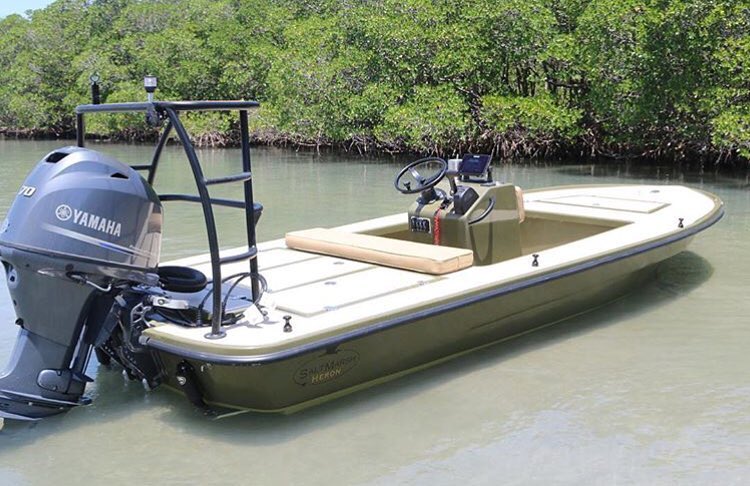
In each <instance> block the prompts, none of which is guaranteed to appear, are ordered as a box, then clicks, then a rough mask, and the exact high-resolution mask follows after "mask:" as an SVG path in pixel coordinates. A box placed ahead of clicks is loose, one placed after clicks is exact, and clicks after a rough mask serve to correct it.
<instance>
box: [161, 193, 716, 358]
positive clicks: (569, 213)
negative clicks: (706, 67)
mask: <svg viewBox="0 0 750 486" xmlns="http://www.w3.org/2000/svg"><path fill="white" fill-rule="evenodd" d="M524 203H525V207H526V211H527V214H528V215H529V216H532V217H533V216H534V215H535V214H539V213H544V214H554V215H556V218H558V219H560V220H566V219H570V220H575V219H577V218H592V217H593V218H598V219H603V220H609V221H612V222H613V224H615V225H617V224H622V223H625V224H624V225H622V226H619V227H616V228H613V229H611V230H608V231H605V232H603V233H600V234H597V235H594V236H591V237H588V238H584V239H581V240H578V241H575V242H573V243H569V244H565V245H561V246H558V247H554V248H551V249H548V250H544V251H541V252H540V256H539V266H538V267H532V266H531V264H530V263H531V257H530V256H529V255H524V256H521V257H518V258H514V259H511V260H507V261H504V262H500V263H496V264H493V265H487V266H474V267H471V268H468V269H465V270H461V271H458V272H454V273H450V274H447V275H441V276H434V275H426V274H422V273H416V272H412V271H406V270H399V269H394V268H387V267H382V266H377V265H373V264H369V263H362V262H356V261H351V260H344V259H341V258H336V257H331V256H324V255H317V254H312V253H305V252H301V251H296V250H291V249H288V248H286V245H285V243H284V240H283V239H280V240H274V241H269V242H266V243H262V244H260V245H259V254H258V262H259V266H260V271H261V273H262V274H263V276H264V277H265V278H266V279H267V281H268V286H269V290H268V292H267V293H266V295H264V297H263V298H262V300H261V304H263V305H264V306H266V308H267V309H268V310H269V315H268V317H267V318H266V319H265V320H264V319H263V318H262V316H261V315H260V314H259V313H257V312H248V313H247V319H246V321H244V322H241V323H238V324H236V325H233V326H231V327H225V330H226V331H227V336H226V337H225V338H223V339H220V340H210V341H209V340H207V339H205V337H204V335H205V334H206V332H207V329H206V328H186V327H181V326H177V325H172V324H162V325H158V327H156V328H153V329H151V330H149V331H147V335H148V336H149V337H150V338H153V339H157V340H160V341H162V340H163V341H170V342H179V343H181V344H186V345H190V346H195V347H196V348H197V349H201V348H202V349H206V350H211V351H212V352H217V353H226V354H231V353H233V352H237V351H239V350H243V352H244V353H252V352H253V350H257V351H258V352H261V350H262V352H264V353H265V352H270V351H272V350H274V349H278V348H283V347H286V346H289V345H292V344H294V343H296V342H300V343H302V342H306V341H310V340H313V339H317V338H318V337H322V336H325V335H331V334H333V333H336V332H340V331H341V330H344V329H349V328H354V327H356V326H357V325H358V324H360V323H362V322H366V321H371V320H373V319H377V318H385V317H386V316H394V315H397V314H403V313H407V312H409V311H412V310H414V309H416V308H422V307H428V306H430V305H434V304H435V303H438V302H445V301H447V300H451V299H453V298H458V297H459V296H461V295H467V294H470V293H474V292H479V291H481V290H483V289H487V288H492V287H496V286H498V285H500V284H503V283H506V282H510V281H513V280H519V279H523V278H527V277H529V276H532V275H535V274H541V273H544V272H549V271H550V270H551V269H555V268H559V267H563V266H568V265H570V264H574V263H576V262H580V261H583V260H588V259H591V258H595V257H597V256H604V255H606V254H609V253H611V252H613V251H616V250H620V249H626V248H628V247H634V246H637V245H641V244H643V243H644V242H648V241H653V240H659V239H662V238H664V237H666V236H669V235H672V234H676V233H679V232H680V231H688V230H689V229H690V227H691V226H692V225H694V224H696V223H698V222H700V221H701V220H703V219H705V218H706V217H707V216H708V215H710V214H712V213H713V212H714V211H716V209H717V202H716V201H715V200H714V199H713V198H711V197H709V196H708V195H706V194H704V193H702V192H700V191H695V190H692V189H689V188H686V187H682V186H591V187H580V186H579V187H570V188H553V189H551V190H545V191H532V192H528V193H527V194H526V195H525V197H524ZM679 218H683V224H684V229H680V228H679V227H678V222H679ZM406 220H407V216H406V214H405V213H404V214H397V215H392V216H387V217H384V218H378V219H374V220H369V221H364V222H361V223H356V224H351V225H347V226H342V227H340V228H339V229H342V230H346V231H352V232H363V231H367V230H369V229H373V228H377V227H382V226H389V225H393V224H398V223H402V222H403V223H405V222H406ZM238 251H239V250H238ZM228 253H229V252H228ZM168 264H169V265H172V264H177V265H189V266H193V267H195V268H198V269H199V270H201V271H203V272H204V273H205V274H206V275H210V273H211V272H210V265H209V263H208V256H207V255H202V256H198V257H193V258H188V259H183V260H179V261H175V262H170V263H168ZM246 270H247V263H246V262H241V263H235V264H232V265H228V266H226V267H224V270H223V273H224V274H225V275H230V274H233V273H236V272H240V271H246ZM287 314H288V315H291V316H292V320H291V323H292V325H293V328H294V331H293V332H291V333H284V332H283V322H284V321H283V319H282V317H283V316H284V315H287Z"/></svg>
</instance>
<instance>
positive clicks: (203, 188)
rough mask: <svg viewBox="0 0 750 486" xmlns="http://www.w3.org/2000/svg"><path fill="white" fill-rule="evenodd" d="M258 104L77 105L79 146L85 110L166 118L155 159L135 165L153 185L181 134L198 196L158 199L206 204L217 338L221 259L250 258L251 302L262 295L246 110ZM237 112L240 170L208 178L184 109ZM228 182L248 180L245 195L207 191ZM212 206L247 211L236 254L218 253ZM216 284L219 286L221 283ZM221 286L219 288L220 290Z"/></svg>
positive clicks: (213, 330)
mask: <svg viewBox="0 0 750 486" xmlns="http://www.w3.org/2000/svg"><path fill="white" fill-rule="evenodd" d="M258 106H260V105H259V104H258V103H257V102H255V101H154V102H145V103H108V104H97V105H94V104H92V105H80V106H78V107H76V122H77V136H76V139H77V142H78V146H79V147H83V146H84V143H85V130H86V125H85V122H84V114H86V113H119V112H139V111H140V112H144V113H149V114H152V113H155V114H156V115H157V116H158V119H161V120H167V122H166V125H165V126H164V129H163V130H162V133H161V136H160V137H159V141H158V143H157V144H156V149H155V150H154V155H153V157H152V159H151V164H148V165H136V166H132V167H133V168H134V169H136V170H147V171H148V178H147V180H148V182H149V184H153V183H154V180H155V179H156V170H157V169H158V167H159V160H160V158H161V153H162V151H163V149H164V146H165V145H166V143H167V140H168V139H169V136H170V133H171V131H172V130H173V129H174V131H175V132H176V134H177V137H178V139H179V140H180V143H181V144H182V147H183V149H184V150H185V155H186V157H187V159H188V163H189V164H190V169H191V170H192V173H193V178H194V179H195V185H196V188H197V189H198V195H197V196H195V195H190V194H164V195H160V197H159V198H160V200H161V201H164V202H167V201H187V202H197V203H200V204H201V206H202V208H203V218H204V220H205V222H206V233H207V236H208V248H209V254H210V255H211V279H212V281H213V286H214V291H213V292H212V310H213V312H212V314H211V332H210V333H209V334H207V335H206V337H207V338H209V339H218V338H221V337H223V336H225V335H226V333H225V332H224V330H223V329H222V322H223V320H224V313H223V307H222V295H221V281H222V280H221V278H222V277H221V266H222V265H223V264H227V263H232V262H237V261H242V260H249V261H250V275H251V277H250V281H251V283H252V298H253V302H256V299H257V298H258V296H259V288H258V279H257V278H255V276H256V275H257V274H258V259H257V253H258V250H257V242H256V235H255V224H256V223H257V220H258V217H259V216H260V212H261V211H262V206H261V205H260V204H256V203H255V201H254V200H253V181H252V167H251V161H250V136H249V128H248V117H247V110H249V109H251V108H257V107H258ZM234 110H237V111H239V115H240V116H239V121H240V136H241V149H242V172H241V173H239V174H235V175H228V176H223V177H217V178H214V179H206V177H205V176H204V175H203V169H202V167H201V164H200V160H198V155H197V154H196V152H195V148H194V147H193V144H192V142H191V141H190V136H189V135H188V133H187V130H185V127H184V126H183V124H182V122H181V121H180V117H179V112H180V111H234ZM230 182H242V183H243V185H244V200H243V201H238V200H232V199H219V198H211V196H210V194H209V192H208V186H209V185H213V184H226V183H230ZM213 205H217V206H227V207H233V208H240V209H244V210H245V224H246V227H247V251H244V252H242V253H240V254H237V255H232V256H228V257H224V258H222V257H221V255H220V247H219V238H218V234H217V231H216V221H215V219H214V212H213ZM217 286H218V287H217ZM217 288H218V291H217Z"/></svg>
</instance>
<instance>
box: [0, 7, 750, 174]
mask: <svg viewBox="0 0 750 486" xmlns="http://www.w3.org/2000/svg"><path fill="white" fill-rule="evenodd" d="M748 59H750V5H749V4H748V3H747V0H555V1H552V2H550V1H542V0H344V1H341V0H181V1H175V0H57V1H55V2H54V3H52V4H51V5H49V6H48V7H47V8H45V9H43V10H37V11H34V12H33V13H32V14H31V15H30V16H29V17H28V18H27V17H24V16H18V15H12V16H9V17H6V18H4V19H0V127H6V129H10V130H29V131H31V132H32V133H33V132H52V133H58V134H59V133H62V132H65V131H69V130H70V129H71V128H72V127H73V124H74V117H73V116H72V113H73V111H72V110H73V107H74V106H75V105H76V104H79V103H83V102H87V100H88V96H89V94H88V84H89V82H88V78H89V76H90V75H91V74H92V73H95V72H96V73H98V74H99V75H100V77H101V88H102V93H103V96H104V98H105V100H106V101H109V102H115V101H126V100H127V101H131V100H138V99H143V97H144V96H143V93H142V90H141V88H140V80H141V78H142V76H143V75H144V74H153V75H156V76H158V77H159V78H160V89H159V91H158V93H157V94H158V96H159V97H160V98H162V99H199V98H204V99H221V98H224V99H228V98H235V99H257V100H259V101H261V102H262V103H263V107H262V108H261V109H260V110H259V111H258V113H257V114H256V116H255V117H254V118H253V119H252V120H251V128H252V129H253V131H254V136H255V137H256V139H258V140H262V141H267V142H275V141H291V142H294V143H299V144H303V145H307V144H309V145H312V146H320V145H328V144H346V145H347V146H348V145H351V144H354V145H357V146H358V147H359V148H360V150H361V149H365V150H368V149H370V148H372V147H379V148H381V149H385V150H389V151H397V150H412V151H418V152H425V153H440V154H448V153H455V152H456V151H458V150H462V149H465V148H471V149H472V150H485V149H486V150H495V151H499V152H501V154H503V155H519V154H520V155H523V154H528V153H540V151H539V150H535V149H534V147H542V148H543V150H541V153H545V154H546V153H550V154H552V153H556V154H563V153H566V152H572V150H573V149H575V150H576V153H580V152H581V151H582V149H586V151H587V152H589V153H618V154H624V155H650V156H653V157H657V156H669V157H674V158H678V157H688V156H702V157H708V156H710V157H717V156H720V157H721V158H722V160H729V159H738V158H750V146H749V145H750V141H749V140H750V129H749V128H748V114H750V61H748ZM186 123H187V124H188V125H189V127H190V128H191V129H192V130H193V131H194V135H195V138H196V142H198V143H202V144H222V143H225V142H226V141H227V140H229V139H231V137H232V136H233V134H235V133H236V127H235V126H234V125H233V124H232V123H233V122H232V121H231V120H230V119H229V118H227V117H225V116H222V115H218V114H202V115H191V116H189V117H186ZM88 126H89V130H90V132H92V133H97V134H99V135H102V136H113V137H121V138H127V139H141V138H145V137H152V136H154V132H153V131H152V130H151V129H149V128H148V127H147V126H146V125H145V124H144V122H143V119H142V117H141V116H140V115H121V116H116V117H108V118H107V119H105V118H104V117H92V118H91V120H90V122H89V125H88ZM519 146H522V147H524V149H522V150H521V149H518V147H519Z"/></svg>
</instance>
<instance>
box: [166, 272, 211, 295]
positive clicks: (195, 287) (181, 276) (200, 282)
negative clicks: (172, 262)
mask: <svg viewBox="0 0 750 486" xmlns="http://www.w3.org/2000/svg"><path fill="white" fill-rule="evenodd" d="M157 273H158V274H159V283H160V284H161V286H162V288H163V289H164V290H168V291H170V292H182V293H186V294H191V293H193V292H200V291H201V290H203V289H205V288H206V285H207V284H208V279H207V278H206V276H205V275H203V273H202V272H200V271H198V270H196V269H194V268H190V267H176V266H173V267H159V268H158V269H157Z"/></svg>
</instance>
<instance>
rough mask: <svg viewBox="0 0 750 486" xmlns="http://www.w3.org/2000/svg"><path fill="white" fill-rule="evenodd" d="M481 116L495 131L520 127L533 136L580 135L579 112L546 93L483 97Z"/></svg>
mask: <svg viewBox="0 0 750 486" xmlns="http://www.w3.org/2000/svg"><path fill="white" fill-rule="evenodd" d="M482 102H483V106H482V117H483V119H484V120H485V122H486V123H487V125H488V126H489V127H490V128H491V129H492V130H493V131H495V132H499V133H504V132H510V131H513V130H521V131H524V132H526V133H528V134H529V136H531V137H533V138H557V139H562V140H567V141H570V140H572V139H573V138H575V137H577V136H578V135H580V134H581V129H580V119H581V111H580V110H577V109H570V108H566V107H563V106H560V105H558V104H557V103H555V102H554V100H553V99H552V97H551V96H549V95H538V96H535V97H520V96H485V97H484V98H483V100H482Z"/></svg>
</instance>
